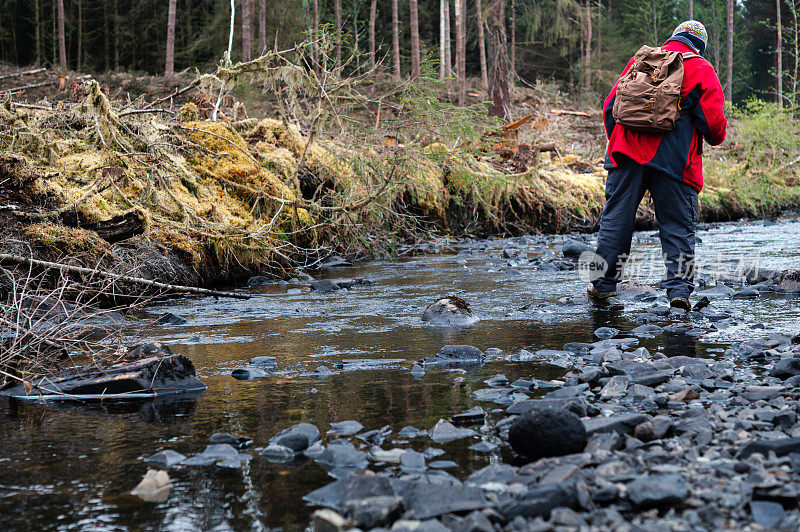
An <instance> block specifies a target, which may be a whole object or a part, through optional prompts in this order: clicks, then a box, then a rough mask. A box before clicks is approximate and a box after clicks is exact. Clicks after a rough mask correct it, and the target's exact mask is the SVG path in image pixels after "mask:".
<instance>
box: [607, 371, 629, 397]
mask: <svg viewBox="0 0 800 532" xmlns="http://www.w3.org/2000/svg"><path fill="white" fill-rule="evenodd" d="M630 381H631V379H630V377H628V376H626V375H616V376H614V377H611V378H610V379H609V380H608V382H607V383H606V385H605V386H603V389H602V390H601V391H600V398H601V399H604V400H608V399H616V398H619V397H624V396H625V394H626V393H627V392H628V384H630Z"/></svg>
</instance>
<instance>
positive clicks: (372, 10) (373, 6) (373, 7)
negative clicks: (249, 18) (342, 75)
mask: <svg viewBox="0 0 800 532" xmlns="http://www.w3.org/2000/svg"><path fill="white" fill-rule="evenodd" d="M262 1H263V0H262ZM377 11H378V0H372V1H371V2H370V4H369V68H370V70H374V69H375V17H376V16H377Z"/></svg>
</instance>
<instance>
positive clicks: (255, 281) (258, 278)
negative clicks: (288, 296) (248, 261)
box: [247, 275, 274, 287]
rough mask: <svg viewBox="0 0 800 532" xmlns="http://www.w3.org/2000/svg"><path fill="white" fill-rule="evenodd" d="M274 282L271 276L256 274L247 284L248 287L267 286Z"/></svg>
mask: <svg viewBox="0 0 800 532" xmlns="http://www.w3.org/2000/svg"><path fill="white" fill-rule="evenodd" d="M273 282H274V281H272V280H271V279H270V278H268V277H264V276H263V275H254V276H253V277H251V278H250V279H248V280H247V286H248V287H254V286H266V285H268V284H272V283H273Z"/></svg>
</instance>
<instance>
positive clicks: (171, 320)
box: [156, 312, 189, 325]
mask: <svg viewBox="0 0 800 532" xmlns="http://www.w3.org/2000/svg"><path fill="white" fill-rule="evenodd" d="M156 323H158V324H159V325H183V324H185V323H189V320H187V319H186V318H182V317H180V316H178V315H176V314H173V313H172V312H167V313H165V314H162V315H161V317H160V318H158V321H157V322H156Z"/></svg>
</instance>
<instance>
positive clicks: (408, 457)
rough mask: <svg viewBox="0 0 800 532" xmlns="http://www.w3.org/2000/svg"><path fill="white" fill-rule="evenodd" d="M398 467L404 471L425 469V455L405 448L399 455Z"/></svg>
mask: <svg viewBox="0 0 800 532" xmlns="http://www.w3.org/2000/svg"><path fill="white" fill-rule="evenodd" d="M399 459H400V468H401V469H402V470H403V471H406V472H414V471H425V455H424V454H422V453H418V452H417V451H415V450H413V449H406V450H404V451H403V452H402V453H400V456H399Z"/></svg>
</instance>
